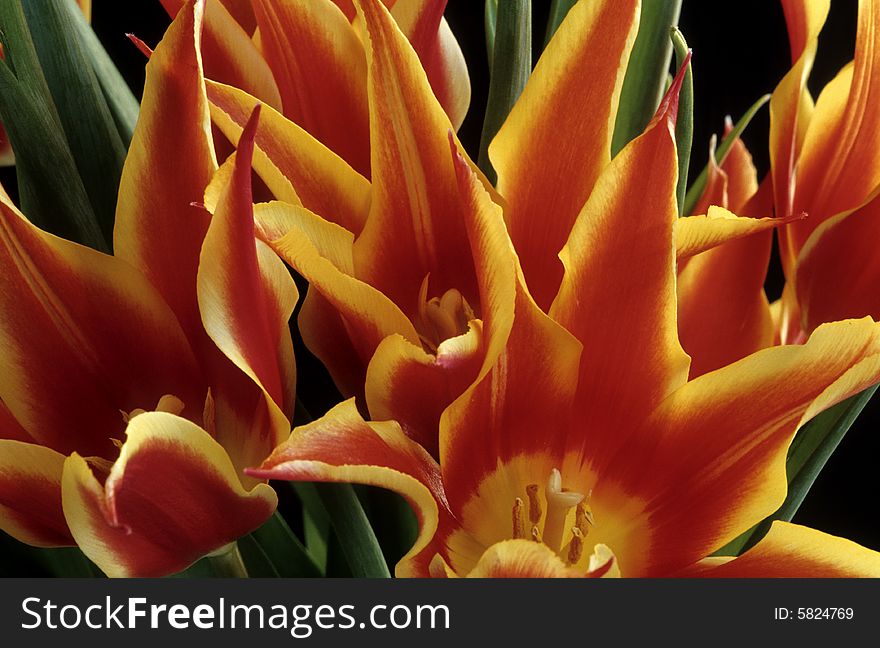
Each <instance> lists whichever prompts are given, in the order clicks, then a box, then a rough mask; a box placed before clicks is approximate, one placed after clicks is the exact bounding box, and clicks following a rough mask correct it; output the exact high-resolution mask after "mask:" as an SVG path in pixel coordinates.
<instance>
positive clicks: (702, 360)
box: [678, 219, 774, 379]
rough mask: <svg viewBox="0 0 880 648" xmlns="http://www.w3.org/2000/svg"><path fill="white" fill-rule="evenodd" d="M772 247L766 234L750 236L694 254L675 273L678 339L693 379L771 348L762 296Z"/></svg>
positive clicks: (770, 331) (770, 329)
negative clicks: (689, 362)
mask: <svg viewBox="0 0 880 648" xmlns="http://www.w3.org/2000/svg"><path fill="white" fill-rule="evenodd" d="M747 220H756V219H747ZM772 244H773V238H772V234H771V233H770V232H769V231H767V232H764V233H759V234H753V235H751V236H749V237H746V238H742V239H739V240H733V241H729V242H727V243H724V244H723V245H721V246H720V247H717V248H715V249H713V250H709V251H708V252H703V253H702V254H698V255H696V256H695V257H693V258H691V259H689V260H688V262H687V264H686V265H685V266H684V267H683V268H682V269H681V270H680V271H679V273H678V335H679V338H680V339H681V345H682V347H683V348H684V350H685V351H686V352H687V353H688V355H690V356H691V359H692V360H691V368H690V378H691V379H693V378H696V377H697V376H701V375H702V374H704V373H706V372H709V371H714V370H715V369H720V368H721V367H724V366H726V365H728V364H731V363H732V362H735V361H737V360H739V359H741V358H744V357H746V356H747V355H749V354H750V353H754V352H755V351H757V350H759V349H763V348H765V347H768V346H770V345H772V344H773V336H774V327H773V320H772V318H771V316H770V304H769V303H768V301H767V296H766V295H765V294H764V278H765V276H766V274H767V266H768V264H769V262H770V249H771V246H772Z"/></svg>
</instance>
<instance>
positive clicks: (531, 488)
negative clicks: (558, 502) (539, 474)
mask: <svg viewBox="0 0 880 648" xmlns="http://www.w3.org/2000/svg"><path fill="white" fill-rule="evenodd" d="M526 495H528V496H529V522H531V523H532V524H537V523H538V521H539V520H540V519H541V500H539V499H538V485H537V484H529V485H528V486H526Z"/></svg>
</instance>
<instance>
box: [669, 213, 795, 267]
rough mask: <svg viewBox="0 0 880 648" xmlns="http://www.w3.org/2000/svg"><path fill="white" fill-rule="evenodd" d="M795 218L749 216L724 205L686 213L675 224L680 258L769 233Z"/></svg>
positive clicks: (676, 242)
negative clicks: (738, 214) (743, 215)
mask: <svg viewBox="0 0 880 648" xmlns="http://www.w3.org/2000/svg"><path fill="white" fill-rule="evenodd" d="M792 220H795V219H794V218H791V217H789V218H748V217H741V216H737V215H736V214H734V213H732V212H729V211H727V210H726V209H724V208H722V207H717V206H712V207H709V212H708V213H707V214H706V215H705V216H703V215H699V216H684V217H682V218H679V219H678V220H677V221H676V223H675V248H676V257H677V259H678V260H679V261H683V260H685V259H688V258H689V257H692V256H694V255H697V254H700V253H703V252H706V251H707V250H711V249H712V248H715V247H717V246H719V245H721V244H722V243H725V242H727V241H735V240H737V239H742V238H745V237H751V236H753V235H756V234H758V233H760V232H768V233H769V231H770V230H772V229H773V228H774V227H778V226H780V225H784V224H785V223H790V222H791V221H792Z"/></svg>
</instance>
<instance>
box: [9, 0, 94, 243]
mask: <svg viewBox="0 0 880 648" xmlns="http://www.w3.org/2000/svg"><path fill="white" fill-rule="evenodd" d="M0 31H2V33H3V35H4V49H5V52H6V61H5V62H0V119H2V121H3V125H4V128H5V129H6V132H7V133H8V135H9V139H10V142H11V143H12V148H13V151H14V152H15V158H16V175H17V177H18V191H19V200H20V203H21V206H22V211H23V212H24V213H25V215H26V216H27V217H28V218H29V219H31V221H32V222H33V223H35V224H36V225H37V226H38V227H41V228H43V229H45V230H47V231H50V232H52V233H54V234H57V235H58V236H61V237H64V238H67V239H70V240H73V241H77V242H79V243H82V244H84V245H88V246H90V247H93V248H95V249H97V250H101V251H105V252H107V251H109V250H110V245H109V239H107V238H105V236H104V235H103V233H102V232H101V229H100V227H99V226H98V222H97V219H96V217H95V213H94V210H93V209H92V206H91V203H90V201H89V197H88V194H87V193H86V190H85V187H84V185H83V182H82V179H81V178H80V176H79V172H78V171H77V167H76V163H75V161H74V158H73V155H72V154H71V151H70V148H69V147H68V144H67V141H66V140H65V136H64V130H63V129H62V127H61V120H60V118H59V116H58V112H57V110H56V108H55V104H54V102H53V101H52V96H51V93H50V92H49V88H48V85H47V83H46V79H45V77H44V76H43V71H42V69H41V67H40V64H39V59H38V58H37V53H36V49H35V47H34V43H33V41H32V40H31V35H30V32H29V31H28V26H27V21H26V20H25V15H24V11H23V9H22V5H21V2H20V0H12V1H8V2H0Z"/></svg>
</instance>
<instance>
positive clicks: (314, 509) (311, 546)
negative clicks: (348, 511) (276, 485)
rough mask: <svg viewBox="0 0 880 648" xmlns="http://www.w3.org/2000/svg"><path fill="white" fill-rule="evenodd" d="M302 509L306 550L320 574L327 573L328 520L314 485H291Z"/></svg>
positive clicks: (301, 483)
mask: <svg viewBox="0 0 880 648" xmlns="http://www.w3.org/2000/svg"><path fill="white" fill-rule="evenodd" d="M291 485H292V486H293V490H294V491H295V492H296V495H297V497H298V498H299V501H300V503H301V504H302V509H303V536H304V537H305V546H306V550H307V551H308V552H309V555H310V556H311V557H312V561H313V562H314V563H315V565H316V566H317V567H318V569H319V570H320V571H321V572H322V573H326V571H327V542H328V538H329V536H330V534H331V530H330V518H329V517H327V511H325V510H324V504H322V503H321V498H320V496H319V495H318V489H317V488H316V487H315V485H314V484H310V483H306V482H295V483H293V484H291Z"/></svg>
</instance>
